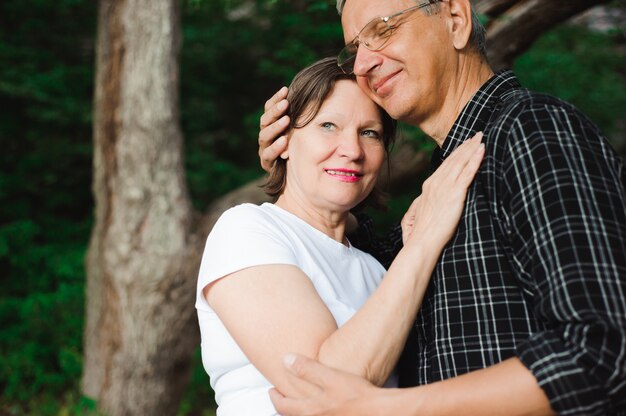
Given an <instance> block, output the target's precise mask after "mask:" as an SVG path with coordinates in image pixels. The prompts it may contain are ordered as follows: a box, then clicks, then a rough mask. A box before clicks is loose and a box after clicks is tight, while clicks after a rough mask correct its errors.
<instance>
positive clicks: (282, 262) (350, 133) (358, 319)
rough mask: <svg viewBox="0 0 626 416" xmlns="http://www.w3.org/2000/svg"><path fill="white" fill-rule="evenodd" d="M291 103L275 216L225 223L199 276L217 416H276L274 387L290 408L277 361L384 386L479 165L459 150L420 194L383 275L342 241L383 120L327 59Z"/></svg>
mask: <svg viewBox="0 0 626 416" xmlns="http://www.w3.org/2000/svg"><path fill="white" fill-rule="evenodd" d="M289 94H290V97H289V102H290V110H289V111H290V114H289V115H290V120H292V125H291V126H290V127H289V133H288V137H289V148H288V150H287V151H285V152H284V153H283V154H282V155H281V160H280V161H279V162H277V164H276V166H274V169H273V172H272V173H271V175H270V179H269V181H268V193H269V194H270V195H273V196H275V203H274V204H263V205H261V206H255V205H251V204H243V205H240V206H237V207H234V208H231V209H230V210H228V211H226V212H225V213H224V214H223V215H222V217H221V218H220V219H219V221H218V222H217V223H216V224H215V226H214V228H213V230H212V232H211V234H210V235H209V237H208V239H207V245H206V248H205V252H204V256H203V259H202V265H201V267H200V274H199V279H198V292H197V301H196V307H197V309H198V318H199V323H200V329H201V336H202V359H203V364H204V367H205V369H206V370H207V372H208V373H209V375H210V377H211V384H212V386H213V389H214V390H215V392H216V400H217V403H218V405H219V407H218V415H221V416H223V415H237V416H241V415H273V414H275V410H274V408H273V406H272V404H271V402H270V400H269V396H268V394H267V391H268V390H269V388H270V387H271V386H272V385H274V386H276V387H277V388H278V389H279V390H280V391H282V392H285V393H287V392H289V393H291V394H292V395H298V392H301V391H302V390H301V389H304V388H305V386H302V385H299V384H298V382H297V381H295V380H294V379H292V378H291V377H290V376H289V374H288V373H287V372H286V371H285V370H284V367H283V365H282V357H283V355H284V354H285V353H287V352H298V353H301V354H304V355H307V356H310V357H315V358H316V359H318V360H319V361H321V362H322V363H324V364H327V365H330V366H332V367H335V368H339V369H342V370H345V371H350V372H352V373H354V374H358V375H360V376H362V377H366V378H367V379H368V380H370V381H371V382H373V383H375V384H377V385H382V384H384V383H385V382H386V381H387V379H388V378H389V377H390V375H391V374H392V370H393V368H394V366H395V363H396V361H397V359H398V357H399V355H400V352H401V351H402V348H403V345H404V342H405V339H406V335H407V332H408V330H409V328H410V326H411V324H412V323H413V320H414V317H415V314H416V312H417V310H418V308H419V306H420V302H421V299H422V296H423V294H424V291H425V289H426V287H427V284H428V279H429V277H430V274H431V271H432V269H433V267H434V265H435V262H436V261H437V258H438V257H439V254H440V252H441V250H442V249H443V247H444V245H445V243H446V242H447V241H448V239H449V238H450V236H451V235H452V232H453V230H454V228H455V227H456V224H457V223H458V220H459V216H460V213H461V211H462V209H463V201H464V199H465V194H466V191H467V187H468V185H469V183H470V182H471V180H472V178H473V176H474V174H475V172H476V170H477V168H478V166H479V164H480V161H481V159H482V155H483V150H482V146H481V145H480V138H475V139H473V140H469V141H467V144H465V145H463V146H462V147H461V148H459V149H458V150H457V152H456V153H455V154H454V155H452V156H451V157H450V158H448V159H447V161H446V162H445V163H444V165H442V167H441V168H439V169H438V170H437V172H436V173H435V174H434V175H433V176H432V177H431V178H430V179H429V180H428V181H427V182H426V183H425V184H424V187H423V193H422V196H421V197H420V198H418V199H417V200H416V202H414V203H413V205H412V207H411V209H410V210H409V213H407V215H406V216H405V219H404V220H403V229H404V231H405V232H404V237H405V247H404V248H403V249H402V251H401V252H400V253H399V254H398V256H397V257H396V259H395V261H394V262H393V264H392V265H391V267H390V268H389V271H387V272H385V270H384V268H383V267H382V266H381V265H380V263H378V262H377V261H376V260H375V259H374V258H373V257H371V256H370V255H368V254H366V253H364V252H361V251H359V250H357V249H356V248H354V247H352V246H351V245H350V242H349V241H348V240H347V238H346V236H345V229H346V222H347V220H348V218H349V213H350V210H352V209H353V208H355V207H356V206H357V205H359V204H361V203H362V202H363V201H365V200H366V198H367V197H368V196H369V197H370V199H372V198H374V199H375V197H372V195H371V194H372V191H373V190H374V186H375V184H376V179H377V177H378V173H379V171H380V169H381V166H382V164H383V161H384V159H385V155H386V152H387V150H388V146H389V144H390V143H391V140H392V136H393V133H394V124H393V122H392V120H391V119H390V118H389V116H388V115H387V114H386V113H385V112H384V111H383V110H382V109H380V108H379V107H377V106H376V104H374V103H373V102H372V101H370V100H369V99H368V98H367V97H366V96H365V94H363V92H362V91H361V90H360V88H359V87H358V85H357V84H356V82H355V79H354V78H353V76H350V75H345V74H344V73H343V72H342V71H341V70H340V69H339V68H338V67H337V65H336V61H335V58H327V59H323V60H321V61H318V62H316V63H314V64H313V65H311V66H309V67H307V68H305V69H304V70H302V71H301V72H300V73H299V74H298V75H296V77H295V78H294V80H293V82H292V85H291V86H290V88H289ZM383 275H384V276H385V278H384V279H382V277H383Z"/></svg>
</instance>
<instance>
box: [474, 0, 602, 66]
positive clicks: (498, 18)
mask: <svg viewBox="0 0 626 416" xmlns="http://www.w3.org/2000/svg"><path fill="white" fill-rule="evenodd" d="M607 2H608V0H551V1H545V0H518V1H511V0H482V1H481V0H479V1H478V2H477V5H476V7H477V11H478V12H479V13H485V14H487V15H490V17H494V19H493V20H491V21H490V22H489V23H488V25H487V50H488V51H489V52H488V58H489V62H490V64H491V66H492V67H493V69H495V70H498V69H502V68H510V67H512V66H513V61H514V59H515V58H516V57H517V56H519V55H520V54H522V53H523V52H525V51H526V50H527V49H528V48H529V47H530V46H531V45H532V43H533V42H534V41H535V40H536V39H537V38H538V37H539V36H541V35H542V34H543V33H545V32H547V31H548V30H550V29H551V28H553V27H554V26H556V25H558V24H559V23H562V22H564V21H565V20H568V19H569V18H571V17H573V16H575V15H577V14H578V13H580V12H583V11H585V10H587V9H589V8H591V7H593V6H597V5H599V4H602V3H607ZM502 8H506V10H503V11H501V10H502Z"/></svg>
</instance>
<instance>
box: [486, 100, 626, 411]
mask: <svg viewBox="0 0 626 416" xmlns="http://www.w3.org/2000/svg"><path fill="white" fill-rule="evenodd" d="M518 109H519V108H518ZM511 119H513V120H515V121H514V122H512V123H511V125H509V126H501V127H502V131H501V133H500V134H502V135H503V136H506V137H507V138H506V142H505V144H504V145H503V146H502V149H503V151H502V152H501V154H500V156H497V157H496V159H500V160H502V161H503V162H502V165H500V166H499V167H497V168H496V171H498V170H500V172H501V174H497V175H501V176H500V179H495V180H496V181H497V182H499V184H500V185H499V186H498V188H499V189H498V194H499V195H501V198H500V200H499V201H498V202H497V203H498V204H500V206H499V207H498V213H499V216H500V218H501V221H500V222H501V223H502V224H504V226H503V228H504V231H503V232H504V233H505V238H508V239H509V242H510V247H511V253H510V256H511V260H512V267H513V268H515V271H516V275H517V276H519V279H520V284H521V286H522V288H523V290H524V292H525V293H526V295H527V296H528V299H530V302H531V304H532V308H533V310H534V313H535V317H536V319H537V320H538V321H540V326H542V328H543V330H541V331H539V332H537V333H536V334H533V335H532V336H531V337H530V338H529V339H528V340H526V341H525V342H523V343H521V344H520V345H519V346H518V348H517V356H518V357H519V358H520V360H521V361H522V362H523V363H524V365H525V366H526V367H527V368H528V369H529V370H530V371H531V372H532V373H533V374H534V376H535V377H536V379H537V381H538V383H539V385H540V386H541V387H542V388H543V389H544V391H545V393H546V394H547V396H548V398H549V400H550V403H551V405H552V407H553V409H554V410H555V411H557V413H559V414H567V415H607V414H616V413H617V412H620V411H624V410H625V409H626V197H625V193H624V184H622V183H621V177H622V169H623V166H622V162H621V160H620V158H619V157H618V156H617V155H616V154H615V152H614V151H613V149H612V148H611V147H610V145H609V144H608V143H607V142H606V140H605V139H604V138H603V137H602V135H601V134H600V132H599V131H598V130H597V128H596V127H595V126H594V125H593V124H592V123H591V122H590V121H589V120H588V119H586V117H584V116H583V115H582V114H580V113H579V112H577V111H576V110H575V109H573V108H571V107H567V106H561V105H531V106H527V107H525V108H524V109H523V110H521V111H520V113H519V114H517V115H515V116H514V117H510V118H509V120H511Z"/></svg>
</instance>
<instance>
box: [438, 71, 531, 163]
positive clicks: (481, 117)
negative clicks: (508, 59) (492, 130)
mask: <svg viewBox="0 0 626 416" xmlns="http://www.w3.org/2000/svg"><path fill="white" fill-rule="evenodd" d="M519 88H521V85H520V83H519V81H518V80H517V78H516V77H515V74H513V71H511V70H504V71H500V72H497V73H496V74H495V75H494V76H492V77H491V78H489V80H488V81H487V82H485V83H484V84H483V85H482V87H480V89H479V90H478V91H476V94H474V96H473V97H472V99H471V100H469V102H468V103H467V104H466V105H465V107H464V108H463V111H461V114H459V116H458V117H457V119H456V121H455V122H454V124H453V125H452V128H451V129H450V132H449V133H448V136H447V137H446V139H445V140H444V142H443V145H442V146H441V148H437V149H435V151H434V152H433V158H432V164H433V169H435V168H436V167H437V166H438V165H439V164H440V163H441V162H443V160H444V159H445V158H446V157H448V155H450V153H452V151H453V150H454V149H456V147H457V146H458V145H460V144H461V143H463V141H465V140H466V139H469V138H471V137H472V136H473V135H474V134H475V133H477V132H479V131H483V130H484V129H485V127H486V126H487V123H488V121H489V118H490V117H491V114H492V112H493V110H494V108H495V106H496V104H498V102H499V101H500V100H499V99H500V97H502V96H503V95H504V94H505V93H507V92H509V91H511V90H512V89H519Z"/></svg>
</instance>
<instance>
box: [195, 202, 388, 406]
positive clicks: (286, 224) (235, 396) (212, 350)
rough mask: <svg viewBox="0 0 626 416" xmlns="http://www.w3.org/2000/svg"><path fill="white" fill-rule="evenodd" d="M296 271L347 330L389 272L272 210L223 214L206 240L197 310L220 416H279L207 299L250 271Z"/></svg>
mask: <svg viewBox="0 0 626 416" xmlns="http://www.w3.org/2000/svg"><path fill="white" fill-rule="evenodd" d="M266 264H290V265H295V266H297V267H299V268H300V269H301V270H302V271H304V273H305V274H306V275H307V276H308V277H309V278H310V279H311V281H312V282H313V285H314V286H315V289H316V290H317V292H318V294H319V295H320V297H321V299H322V300H323V301H324V303H325V304H326V306H327V307H328V309H329V310H330V312H331V313H332V315H333V317H334V318H335V321H337V325H338V326H341V325H343V324H344V323H345V322H346V321H347V320H349V319H350V318H351V317H352V315H354V313H355V312H356V311H357V310H358V309H359V308H360V307H361V306H362V305H363V303H364V302H365V300H366V299H367V298H368V297H369V296H370V295H371V293H372V292H373V291H374V290H375V289H376V287H377V286H378V285H379V283H380V281H381V279H382V277H383V274H384V273H385V269H384V268H383V266H382V265H381V264H380V263H379V262H378V261H376V260H375V259H374V258H373V257H372V256H370V255H369V254H367V253H364V252H362V251H360V250H358V249H356V248H354V247H352V246H350V247H347V246H345V245H343V244H341V243H339V242H337V241H335V240H333V239H332V238H330V237H328V236H327V235H326V234H324V233H322V232H321V231H319V230H317V229H316V228H313V227H312V226H310V225H309V224H307V223H306V222H304V221H303V220H301V219H300V218H298V217H296V216H295V215H293V214H291V213H290V212H288V211H285V210H283V209H282V208H280V207H277V206H276V205H273V204H268V203H266V204H263V205H261V206H257V205H253V204H242V205H239V206H236V207H234V208H231V209H229V210H228V211H226V212H224V213H223V214H222V216H221V217H220V219H219V220H218V221H217V223H216V224H215V226H214V227H213V230H212V231H211V233H210V234H209V237H208V239H207V243H206V247H205V249H204V254H203V256H202V264H201V266H200V273H199V277H198V287H197V294H196V308H197V310H198V321H199V324H200V335H201V345H202V363H203V365H204V368H205V370H206V372H207V373H208V374H209V376H210V379H211V386H212V387H213V390H214V391H215V399H216V401H217V404H218V406H219V407H218V409H217V415H218V416H231V415H232V416H246V415H255V416H257V415H263V416H266V415H268V416H269V415H274V414H276V410H275V409H274V406H273V405H272V402H271V401H270V399H269V395H268V393H267V392H268V390H269V389H270V388H271V387H272V385H271V384H270V382H269V381H268V380H267V379H266V378H265V377H264V376H263V375H262V374H261V373H260V372H259V371H258V370H257V369H256V368H255V367H254V366H253V365H252V364H251V363H250V361H249V360H248V359H247V358H246V356H245V355H244V354H243V352H242V351H241V349H240V348H239V347H238V346H237V344H236V343H235V341H234V340H233V338H232V337H231V336H230V334H229V333H228V331H227V330H226V328H225V327H224V325H223V324H222V322H221V321H220V319H219V318H218V316H217V314H216V313H215V312H214V311H213V310H212V309H211V307H210V306H209V305H208V304H207V302H206V299H205V298H204V297H203V296H202V290H203V289H204V288H205V287H206V286H207V285H208V284H209V283H211V282H213V281H215V280H217V279H219V278H221V277H223V276H225V275H228V274H230V273H233V272H236V271H239V270H242V269H244V268H247V267H251V266H258V265H266Z"/></svg>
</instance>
